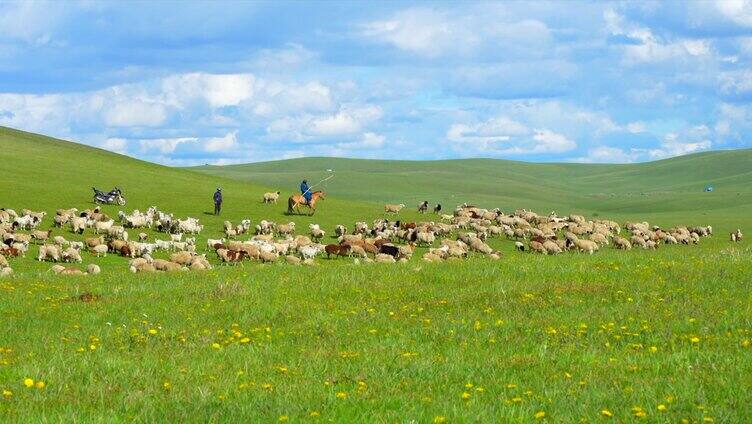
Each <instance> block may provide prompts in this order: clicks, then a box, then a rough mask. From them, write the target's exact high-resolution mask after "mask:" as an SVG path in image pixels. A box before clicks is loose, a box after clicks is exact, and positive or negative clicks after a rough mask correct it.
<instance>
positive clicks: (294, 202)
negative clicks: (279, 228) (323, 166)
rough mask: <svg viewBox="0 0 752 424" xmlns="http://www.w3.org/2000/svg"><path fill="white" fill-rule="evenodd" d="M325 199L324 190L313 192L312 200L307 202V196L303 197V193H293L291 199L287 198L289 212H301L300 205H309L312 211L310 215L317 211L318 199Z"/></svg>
mask: <svg viewBox="0 0 752 424" xmlns="http://www.w3.org/2000/svg"><path fill="white" fill-rule="evenodd" d="M319 199H321V200H324V192H323V191H314V192H313V193H311V202H310V203H308V202H306V199H305V197H303V195H302V194H293V195H292V196H290V198H289V199H287V213H288V214H292V213H293V212H297V213H300V211H299V210H298V206H300V205H305V206H308V207H309V208H310V209H311V213H310V214H309V215H313V214H314V213H316V201H317V200H319Z"/></svg>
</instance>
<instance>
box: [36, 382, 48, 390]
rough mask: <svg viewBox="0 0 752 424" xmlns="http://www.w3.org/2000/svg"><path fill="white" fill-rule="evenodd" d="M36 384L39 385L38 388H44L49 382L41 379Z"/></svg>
mask: <svg viewBox="0 0 752 424" xmlns="http://www.w3.org/2000/svg"><path fill="white" fill-rule="evenodd" d="M35 386H36V387H37V389H44V388H45V386H47V384H45V382H44V381H41V380H40V381H37V384H35Z"/></svg>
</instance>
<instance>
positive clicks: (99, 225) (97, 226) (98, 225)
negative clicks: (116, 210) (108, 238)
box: [94, 220, 115, 234]
mask: <svg viewBox="0 0 752 424" xmlns="http://www.w3.org/2000/svg"><path fill="white" fill-rule="evenodd" d="M114 224H115V221H113V220H109V221H104V222H99V221H97V222H95V223H94V233H95V234H99V233H106V232H107V231H108V230H109V229H110V228H112V226H113V225H114Z"/></svg>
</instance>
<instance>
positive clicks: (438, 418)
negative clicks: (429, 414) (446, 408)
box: [433, 415, 447, 424]
mask: <svg viewBox="0 0 752 424" xmlns="http://www.w3.org/2000/svg"><path fill="white" fill-rule="evenodd" d="M446 420H447V419H446V417H442V416H441V415H437V416H435V417H434V418H433V422H434V424H443V423H445V422H446Z"/></svg>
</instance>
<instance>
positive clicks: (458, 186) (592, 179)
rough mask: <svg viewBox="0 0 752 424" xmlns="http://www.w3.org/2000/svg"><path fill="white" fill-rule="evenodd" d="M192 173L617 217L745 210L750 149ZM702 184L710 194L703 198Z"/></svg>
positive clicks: (383, 197) (341, 193)
mask: <svg viewBox="0 0 752 424" xmlns="http://www.w3.org/2000/svg"><path fill="white" fill-rule="evenodd" d="M193 169H195V170H197V171H200V172H204V173H207V174H210V175H216V176H223V177H227V178H232V179H237V180H242V181H253V182H256V183H260V184H264V185H267V186H273V187H279V188H280V189H283V190H293V189H294V188H295V187H296V186H297V184H299V182H300V179H301V178H303V177H306V178H308V179H309V180H310V181H313V182H315V181H318V180H321V179H322V178H323V177H324V176H326V175H328V174H329V172H328V171H327V170H328V169H332V170H333V173H334V175H335V177H334V179H333V180H331V182H329V183H327V185H326V187H327V190H328V191H329V192H330V193H332V194H335V195H336V196H338V197H343V198H349V199H358V200H363V201H373V202H403V203H406V204H409V205H410V206H411V207H412V206H413V204H417V203H418V202H419V201H421V200H429V201H430V202H432V203H434V202H442V203H444V204H446V205H449V206H453V205H455V204H457V203H461V202H464V201H468V202H474V203H480V204H483V205H498V206H500V207H502V208H506V209H512V208H517V207H528V208H536V209H539V210H544V209H555V208H562V209H565V210H572V209H573V210H580V211H583V212H617V213H637V212H639V213H655V212H672V211H682V210H686V211H689V210H713V209H724V208H733V209H736V208H739V207H741V208H750V206H752V186H751V183H752V150H735V151H718V152H709V153H699V154H693V155H688V156H683V157H678V158H672V159H666V160H661V161H656V162H650V163H641V164H626V165H611V164H606V165H604V164H538V163H525V162H514V161H507V160H494V159H467V160H446V161H381V160H358V159H336V158H304V159H292V160H283V161H275V162H264V163H253V164H245V165H231V166H203V167H197V168H193ZM708 184H711V185H713V186H714V187H715V191H714V192H713V193H704V192H703V189H704V188H705V186H706V185H708Z"/></svg>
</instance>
